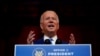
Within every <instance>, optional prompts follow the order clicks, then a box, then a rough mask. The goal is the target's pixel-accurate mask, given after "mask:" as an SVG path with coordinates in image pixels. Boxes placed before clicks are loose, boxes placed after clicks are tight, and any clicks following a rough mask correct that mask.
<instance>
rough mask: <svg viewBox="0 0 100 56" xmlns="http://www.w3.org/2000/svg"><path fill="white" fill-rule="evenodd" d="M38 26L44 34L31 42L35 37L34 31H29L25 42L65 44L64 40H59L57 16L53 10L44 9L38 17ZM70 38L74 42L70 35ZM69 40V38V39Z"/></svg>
mask: <svg viewBox="0 0 100 56" xmlns="http://www.w3.org/2000/svg"><path fill="white" fill-rule="evenodd" d="M40 27H41V29H42V32H43V33H44V36H43V37H42V38H41V39H40V40H38V41H36V42H33V40H34V39H35V38H34V36H35V34H34V31H30V33H29V35H28V38H27V43H28V44H32V43H34V44H52V45H55V44H66V42H63V41H61V40H60V39H58V36H57V31H58V29H59V18H58V15H57V14H56V12H55V11H52V10H48V11H45V12H44V13H43V14H42V15H41V18H40ZM72 40H73V41H74V42H75V40H74V38H73V37H72ZM70 42H71V40H70Z"/></svg>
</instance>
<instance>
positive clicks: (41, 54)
mask: <svg viewBox="0 0 100 56" xmlns="http://www.w3.org/2000/svg"><path fill="white" fill-rule="evenodd" d="M33 56H45V50H44V49H42V48H36V49H35V50H33Z"/></svg>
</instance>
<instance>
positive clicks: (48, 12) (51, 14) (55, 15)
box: [43, 11, 57, 17]
mask: <svg viewBox="0 0 100 56" xmlns="http://www.w3.org/2000/svg"><path fill="white" fill-rule="evenodd" d="M49 16H50V17H51V16H52V17H57V14H56V13H55V12H53V11H47V12H45V13H44V14H43V17H49Z"/></svg>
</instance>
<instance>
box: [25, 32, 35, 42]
mask: <svg viewBox="0 0 100 56" xmlns="http://www.w3.org/2000/svg"><path fill="white" fill-rule="evenodd" d="M34 37H35V34H34V31H30V32H29V34H28V37H27V44H32V43H33V40H34V39H35V38H34Z"/></svg>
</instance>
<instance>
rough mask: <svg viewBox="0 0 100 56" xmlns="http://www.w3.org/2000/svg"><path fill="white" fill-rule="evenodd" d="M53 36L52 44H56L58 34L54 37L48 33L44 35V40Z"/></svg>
mask: <svg viewBox="0 0 100 56" xmlns="http://www.w3.org/2000/svg"><path fill="white" fill-rule="evenodd" d="M51 38H52V41H51V43H52V45H55V42H56V40H57V35H55V36H53V37H48V36H47V35H44V41H45V40H46V39H51Z"/></svg>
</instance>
